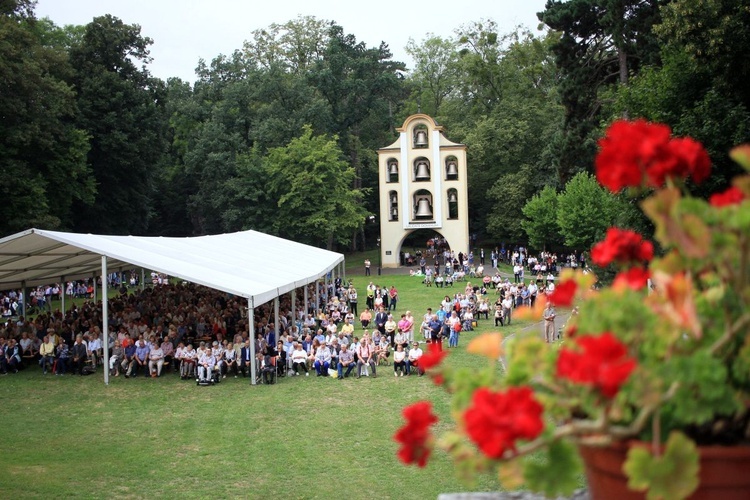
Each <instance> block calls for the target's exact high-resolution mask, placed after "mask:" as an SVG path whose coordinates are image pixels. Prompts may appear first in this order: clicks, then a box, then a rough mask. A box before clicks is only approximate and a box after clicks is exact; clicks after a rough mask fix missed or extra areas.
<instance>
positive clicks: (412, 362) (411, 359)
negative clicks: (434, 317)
mask: <svg viewBox="0 0 750 500" xmlns="http://www.w3.org/2000/svg"><path fill="white" fill-rule="evenodd" d="M421 357H422V349H420V348H419V342H414V343H412V348H411V349H409V354H408V356H407V358H406V374H407V375H409V374H411V369H412V368H416V369H417V371H418V372H419V374H420V375H424V370H422V369H421V368H420V367H419V358H421Z"/></svg>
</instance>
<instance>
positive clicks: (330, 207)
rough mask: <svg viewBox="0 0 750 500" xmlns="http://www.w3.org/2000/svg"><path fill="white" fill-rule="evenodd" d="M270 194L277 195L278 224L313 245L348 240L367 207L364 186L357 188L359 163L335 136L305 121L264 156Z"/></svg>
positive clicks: (282, 231) (288, 235)
mask: <svg viewBox="0 0 750 500" xmlns="http://www.w3.org/2000/svg"><path fill="white" fill-rule="evenodd" d="M264 164H265V169H266V171H267V175H268V187H269V188H270V192H271V196H270V199H276V200H278V202H277V206H278V208H277V210H275V212H274V219H273V229H274V232H275V233H276V234H278V235H279V236H282V237H285V238H294V239H296V240H298V241H301V242H304V243H308V244H311V245H320V243H323V244H324V245H325V246H326V248H328V249H332V248H333V245H334V243H340V244H346V243H348V242H349V239H350V238H351V235H352V234H353V231H354V230H356V229H357V228H359V227H360V226H361V225H362V224H363V223H364V219H365V215H366V214H367V212H366V211H365V210H364V209H363V208H362V197H363V192H362V191H360V190H358V189H352V187H351V186H352V182H353V180H354V175H355V174H354V169H353V168H352V167H351V165H349V164H348V163H347V162H346V161H345V160H344V158H343V156H342V152H341V149H340V148H339V147H338V145H337V142H336V138H335V137H333V138H328V137H326V136H323V135H317V136H314V135H313V132H312V128H311V127H309V126H306V127H305V128H304V129H303V132H302V135H301V136H300V137H298V138H295V139H292V141H291V142H290V143H289V144H288V145H287V146H285V147H279V148H274V149H272V150H270V151H269V152H268V156H267V157H266V159H265V161H264Z"/></svg>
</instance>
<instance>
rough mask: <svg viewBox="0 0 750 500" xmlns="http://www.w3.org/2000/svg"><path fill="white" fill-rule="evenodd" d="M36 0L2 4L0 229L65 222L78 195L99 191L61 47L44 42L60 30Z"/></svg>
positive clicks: (88, 199) (87, 198) (86, 197)
mask: <svg viewBox="0 0 750 500" xmlns="http://www.w3.org/2000/svg"><path fill="white" fill-rule="evenodd" d="M33 5H34V4H33V2H28V1H6V2H2V3H1V4H0V82H2V89H3V90H2V97H1V98H0V117H1V119H0V170H2V172H3V178H4V182H2V183H0V197H1V198H2V200H3V202H2V203H0V221H1V222H0V233H3V234H6V233H10V232H17V231H20V230H23V229H27V228H29V227H32V226H36V227H41V228H47V229H59V228H61V229H68V228H70V227H71V225H72V217H73V208H72V206H73V203H74V202H77V203H80V204H82V205H87V204H91V203H92V201H93V198H94V193H95V191H96V189H95V186H94V182H93V177H92V175H91V171H90V169H89V168H88V166H87V164H86V152H87V151H88V148H89V146H88V141H87V136H86V133H85V132H84V131H82V130H80V129H78V128H76V127H75V125H74V124H73V122H74V119H75V116H76V113H77V109H76V102H75V93H74V92H73V89H71V87H70V85H69V84H68V83H66V79H67V78H69V77H70V74H71V72H72V68H71V66H70V64H69V63H68V60H67V55H66V53H65V50H64V48H61V47H59V46H56V45H54V44H48V43H46V42H44V40H45V39H47V38H50V37H51V33H53V32H55V31H56V30H57V28H56V27H54V25H52V24H51V23H47V22H40V21H38V20H37V19H36V18H34V15H33Z"/></svg>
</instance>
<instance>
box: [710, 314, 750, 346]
mask: <svg viewBox="0 0 750 500" xmlns="http://www.w3.org/2000/svg"><path fill="white" fill-rule="evenodd" d="M748 323H750V313H745V314H743V315H742V316H740V318H739V319H738V320H737V321H736V322H735V323H734V324H733V325H729V324H728V323H727V328H726V330H725V331H724V335H722V336H721V337H720V338H719V339H718V340H717V341H716V342H715V343H714V345H712V346H711V351H710V352H711V354H712V355H716V354H717V353H718V352H719V350H720V349H721V348H722V347H724V346H725V345H726V344H727V343H728V342H729V341H730V340H732V338H734V336H735V335H736V334H737V332H739V331H740V330H741V329H742V328H744V327H745V325H747V324H748Z"/></svg>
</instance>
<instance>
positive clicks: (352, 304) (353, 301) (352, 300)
mask: <svg viewBox="0 0 750 500" xmlns="http://www.w3.org/2000/svg"><path fill="white" fill-rule="evenodd" d="M347 297H348V299H349V310H350V311H351V313H352V314H354V315H355V316H356V315H357V300H358V298H357V289H356V288H354V285H349V292H348V293H347Z"/></svg>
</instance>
